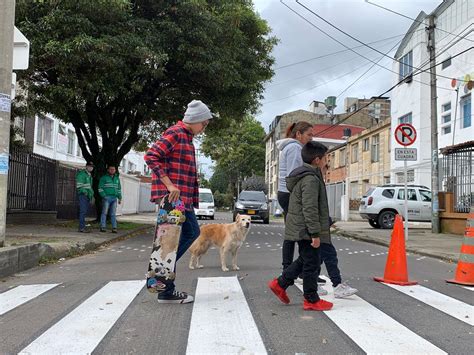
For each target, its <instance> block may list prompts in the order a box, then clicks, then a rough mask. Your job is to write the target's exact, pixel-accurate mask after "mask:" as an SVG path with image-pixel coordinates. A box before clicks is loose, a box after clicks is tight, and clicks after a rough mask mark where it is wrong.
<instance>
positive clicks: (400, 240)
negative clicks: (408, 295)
mask: <svg viewBox="0 0 474 355" xmlns="http://www.w3.org/2000/svg"><path fill="white" fill-rule="evenodd" d="M374 280H375V281H378V282H385V283H389V284H395V285H401V286H408V285H416V284H417V283H418V282H416V281H408V271H407V254H406V251H405V236H404V233H403V221H402V217H401V216H400V215H398V214H397V215H396V216H395V224H394V226H393V231H392V239H391V240H390V248H389V249H388V257H387V263H386V265H385V273H384V275H383V278H382V277H374Z"/></svg>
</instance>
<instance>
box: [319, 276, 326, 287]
mask: <svg viewBox="0 0 474 355" xmlns="http://www.w3.org/2000/svg"><path fill="white" fill-rule="evenodd" d="M325 284H326V280H325V279H322V278H320V277H319V276H318V285H325Z"/></svg>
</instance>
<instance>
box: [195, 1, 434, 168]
mask: <svg viewBox="0 0 474 355" xmlns="http://www.w3.org/2000/svg"><path fill="white" fill-rule="evenodd" d="M371 2H374V3H376V4H379V5H382V6H384V7H386V8H390V9H392V10H394V11H396V12H399V13H402V14H404V15H407V16H409V17H412V18H416V17H417V15H418V14H419V13H420V11H424V12H425V13H427V14H429V13H430V12H431V11H433V10H434V9H435V8H436V7H437V6H438V5H439V4H440V3H441V2H442V1H441V0H373V1H372V0H371ZM284 3H285V4H286V5H288V6H289V7H291V8H292V9H293V10H295V11H296V12H298V13H300V14H301V15H302V16H303V17H305V18H306V19H307V20H309V21H310V22H312V23H313V24H315V25H316V26H318V27H320V28H321V29H323V30H324V31H326V32H327V33H328V34H330V35H331V36H333V37H335V38H336V39H337V40H339V41H340V42H342V43H343V44H345V45H346V46H349V47H350V48H353V47H357V46H359V48H356V49H354V50H355V51H356V52H358V53H360V54H362V55H363V56H365V57H367V58H370V59H372V60H374V61H378V60H379V59H380V62H378V63H379V64H380V65H381V66H383V67H386V68H388V69H390V70H391V69H392V65H393V61H392V60H391V59H390V58H387V57H384V56H382V55H381V54H379V53H377V52H375V51H373V50H371V49H369V48H366V47H363V46H361V45H360V43H358V42H356V41H354V40H353V39H351V38H349V37H347V36H346V35H344V34H342V33H340V32H338V31H337V30H336V29H334V28H332V27H330V26H329V25H327V24H325V23H324V22H323V21H322V20H320V19H318V18H317V17H316V16H314V15H313V14H311V13H310V12H308V11H307V10H306V9H304V8H303V7H301V6H300V5H298V4H297V3H296V1H295V0H284ZM300 3H302V4H304V5H305V6H306V7H308V8H310V9H311V10H312V11H314V12H316V13H317V14H318V15H320V16H321V17H323V18H325V19H326V20H328V21H329V22H331V23H332V24H334V25H336V26H337V27H338V28H340V29H342V30H344V31H345V32H348V33H349V34H351V35H352V36H354V37H356V38H357V39H359V40H360V41H363V42H364V43H372V42H375V43H372V44H371V46H373V47H375V48H376V49H378V50H380V51H381V52H383V53H387V54H389V55H391V56H393V55H394V53H395V51H396V49H397V47H398V44H399V43H400V41H401V40H402V38H403V36H404V35H405V33H406V32H407V30H408V28H409V27H410V26H411V24H412V22H413V21H412V20H409V19H406V18H404V17H401V16H399V15H396V14H393V13H390V12H388V11H386V10H383V9H380V8H378V7H376V6H374V5H370V4H368V3H367V2H366V1H365V0H300ZM254 4H255V9H256V11H257V12H258V13H259V14H260V16H261V17H262V18H263V19H265V20H266V21H267V22H268V24H269V25H270V27H271V28H272V35H273V36H275V37H277V38H278V39H279V43H278V45H277V46H276V47H275V49H274V51H273V56H274V57H275V65H274V68H275V76H274V77H273V79H272V81H271V82H268V83H267V85H266V90H265V93H264V96H265V97H264V99H263V100H262V101H261V107H260V112H259V114H258V116H257V118H258V120H259V121H260V122H262V125H263V127H264V128H265V130H266V131H267V132H268V126H269V125H270V123H271V122H272V120H273V119H274V118H275V116H276V115H279V114H282V113H285V112H290V111H294V110H297V109H307V108H308V105H309V104H310V103H311V101H313V100H317V101H324V99H325V98H326V97H328V96H339V95H340V97H338V100H337V102H336V103H337V105H338V107H337V108H336V110H335V112H341V110H343V108H344V98H345V97H360V98H363V97H367V98H369V97H372V96H378V95H380V94H381V93H382V92H384V91H385V90H387V89H388V88H389V87H390V86H392V83H393V81H394V80H395V78H394V77H393V73H392V72H390V71H389V70H386V69H383V68H381V67H379V66H375V67H374V68H372V69H371V70H370V71H369V72H368V73H367V74H366V75H364V76H363V77H362V78H361V79H360V80H359V81H358V82H357V83H356V84H355V85H353V86H352V87H350V88H348V86H349V85H350V84H351V83H352V82H354V81H355V80H356V79H357V78H358V77H359V76H360V75H361V74H362V73H364V72H365V71H366V70H368V69H369V68H370V66H371V65H372V63H371V62H370V61H368V60H367V59H364V58H362V57H360V56H358V55H357V54H356V53H354V52H351V51H349V50H346V48H345V47H344V46H343V45H342V44H339V43H337V42H336V41H334V40H333V39H331V38H329V37H327V36H326V35H324V34H323V33H321V32H320V31H319V30H318V29H316V28H314V27H312V26H311V24H309V23H307V22H305V20H304V19H302V18H300V17H298V15H296V14H295V13H293V12H292V11H291V10H290V9H288V8H287V7H285V6H284V5H283V4H282V3H281V2H280V0H254ZM391 49H392V50H391ZM341 51H344V52H341ZM335 52H339V53H337V54H335V55H329V56H326V55H328V54H332V53H335ZM320 56H324V57H323V58H320V59H314V60H309V59H311V58H314V57H320ZM301 61H305V62H304V63H301V64H296V65H292V64H294V63H296V62H301ZM281 67H284V68H281ZM347 88H348V89H347ZM346 89H347V91H345V92H343V91H344V90H346ZM201 162H203V163H205V164H206V165H205V166H204V170H205V171H206V175H207V176H211V175H212V170H211V169H210V167H211V166H212V163H211V161H210V160H209V159H202V160H201Z"/></svg>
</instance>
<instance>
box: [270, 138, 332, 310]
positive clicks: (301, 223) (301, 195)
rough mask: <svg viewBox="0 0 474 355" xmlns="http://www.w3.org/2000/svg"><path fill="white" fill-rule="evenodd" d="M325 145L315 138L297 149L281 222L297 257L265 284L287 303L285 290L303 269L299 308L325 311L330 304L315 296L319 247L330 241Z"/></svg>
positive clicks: (286, 238) (289, 177)
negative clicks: (296, 163) (298, 154)
mask: <svg viewBox="0 0 474 355" xmlns="http://www.w3.org/2000/svg"><path fill="white" fill-rule="evenodd" d="M327 150H328V149H327V148H326V147H325V146H324V145H323V144H321V143H319V142H315V141H310V142H308V143H307V144H305V145H304V146H303V148H302V150H301V157H302V158H303V162H304V164H303V166H301V167H299V168H296V169H294V170H293V171H292V172H291V173H290V175H289V176H288V177H287V178H286V186H287V187H288V190H289V191H290V203H289V207H288V215H287V216H286V222H285V240H293V241H296V242H297V243H298V249H299V257H298V259H296V260H295V261H293V263H292V264H291V265H290V266H288V267H287V268H286V269H285V270H283V273H282V274H281V275H280V277H278V278H276V279H273V280H272V281H270V282H269V284H268V286H269V288H270V289H271V290H272V291H273V293H274V294H275V295H276V296H277V297H278V298H279V299H280V301H282V302H283V303H290V299H289V298H288V295H287V293H286V289H287V288H288V287H289V286H291V285H293V284H294V281H295V280H296V278H297V277H298V275H300V274H301V272H303V296H304V301H303V309H304V310H307V311H327V310H330V309H331V308H332V306H333V304H332V303H331V302H327V301H325V300H322V299H320V298H319V295H318V276H319V272H320V270H321V259H320V252H319V247H320V244H321V243H328V242H329V241H330V233H329V227H330V226H329V206H328V199H327V195H326V187H325V184H324V180H323V176H322V174H321V169H322V168H323V167H324V166H326V164H327V158H326V153H327Z"/></svg>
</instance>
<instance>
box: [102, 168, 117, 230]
mask: <svg viewBox="0 0 474 355" xmlns="http://www.w3.org/2000/svg"><path fill="white" fill-rule="evenodd" d="M99 195H100V197H102V214H101V216H100V231H101V232H106V229H105V227H106V220H107V213H109V214H110V220H111V222H112V233H117V219H116V217H115V213H116V211H117V202H118V203H119V204H121V203H122V187H121V186H120V178H119V174H118V173H117V170H116V167H115V166H114V165H109V166H108V167H107V174H106V175H104V176H102V177H101V178H100V181H99Z"/></svg>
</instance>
